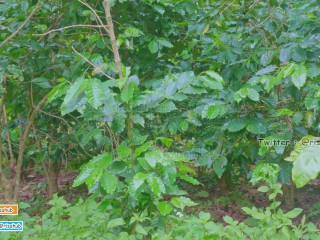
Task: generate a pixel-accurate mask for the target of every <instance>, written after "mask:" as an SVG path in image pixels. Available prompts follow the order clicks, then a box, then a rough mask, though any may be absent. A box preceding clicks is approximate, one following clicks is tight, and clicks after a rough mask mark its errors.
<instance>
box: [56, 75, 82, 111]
mask: <svg viewBox="0 0 320 240" xmlns="http://www.w3.org/2000/svg"><path fill="white" fill-rule="evenodd" d="M87 81H88V79H84V78H80V79H78V80H77V81H76V82H75V83H74V84H73V85H71V87H70V88H69V89H68V91H67V94H66V96H65V98H64V101H63V103H62V105H61V113H62V115H65V114H67V113H70V112H72V111H74V110H76V109H77V107H78V106H79V102H80V101H81V100H82V98H84V94H83V93H84V90H85V88H86V83H87Z"/></svg>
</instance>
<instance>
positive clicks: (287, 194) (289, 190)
mask: <svg viewBox="0 0 320 240" xmlns="http://www.w3.org/2000/svg"><path fill="white" fill-rule="evenodd" d="M282 191H283V197H284V203H285V206H286V207H287V208H288V209H292V208H294V205H295V202H294V200H295V193H296V186H295V185H294V184H293V183H290V184H284V185H283V186H282Z"/></svg>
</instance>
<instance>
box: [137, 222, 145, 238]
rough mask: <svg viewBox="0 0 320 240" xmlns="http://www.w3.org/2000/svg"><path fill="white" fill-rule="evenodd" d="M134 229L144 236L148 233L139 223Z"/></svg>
mask: <svg viewBox="0 0 320 240" xmlns="http://www.w3.org/2000/svg"><path fill="white" fill-rule="evenodd" d="M135 231H136V233H140V234H142V235H144V236H146V235H148V233H147V231H146V230H145V229H144V228H143V227H142V226H141V225H140V224H137V225H136V227H135Z"/></svg>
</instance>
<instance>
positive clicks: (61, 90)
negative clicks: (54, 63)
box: [46, 82, 67, 104]
mask: <svg viewBox="0 0 320 240" xmlns="http://www.w3.org/2000/svg"><path fill="white" fill-rule="evenodd" d="M66 92H67V86H66V82H62V83H60V84H58V85H57V86H55V87H54V88H53V89H52V90H51V91H50V93H49V94H48V99H47V102H46V104H48V103H51V102H52V101H53V100H55V99H57V98H59V97H61V96H62V95H64V94H65V93H66Z"/></svg>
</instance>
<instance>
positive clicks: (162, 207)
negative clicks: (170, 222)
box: [157, 202, 173, 216]
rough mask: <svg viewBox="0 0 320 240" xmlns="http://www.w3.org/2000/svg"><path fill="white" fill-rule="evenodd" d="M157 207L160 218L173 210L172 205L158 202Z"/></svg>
mask: <svg viewBox="0 0 320 240" xmlns="http://www.w3.org/2000/svg"><path fill="white" fill-rule="evenodd" d="M157 207H158V209H159V211H160V214H161V215H162V216H166V215H168V214H169V213H171V212H172V210H173V207H172V205H171V204H170V203H168V202H160V203H159V204H158V206H157Z"/></svg>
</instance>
